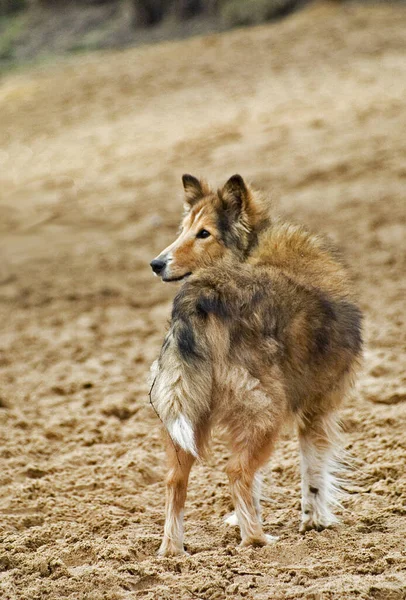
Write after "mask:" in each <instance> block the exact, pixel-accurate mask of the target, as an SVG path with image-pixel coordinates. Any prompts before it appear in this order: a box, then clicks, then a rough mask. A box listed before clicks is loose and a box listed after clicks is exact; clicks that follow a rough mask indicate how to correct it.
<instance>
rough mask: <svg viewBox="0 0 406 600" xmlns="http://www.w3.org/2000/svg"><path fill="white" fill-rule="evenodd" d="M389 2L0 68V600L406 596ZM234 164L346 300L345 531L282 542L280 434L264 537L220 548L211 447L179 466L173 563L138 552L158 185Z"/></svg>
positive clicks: (147, 531) (148, 527) (220, 492)
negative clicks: (352, 310)
mask: <svg viewBox="0 0 406 600" xmlns="http://www.w3.org/2000/svg"><path fill="white" fill-rule="evenodd" d="M405 94H406V10H405V9H403V11H402V10H400V8H399V6H398V7H396V9H395V8H393V7H391V6H380V7H378V6H369V7H355V6H347V7H345V8H344V7H340V6H336V5H320V6H313V7H311V8H310V9H308V10H306V11H304V12H302V13H300V14H297V15H296V16H294V17H292V18H291V19H290V20H288V21H284V22H283V23H279V24H275V25H269V26H264V27H260V28H256V29H251V30H242V31H237V32H233V33H227V34H223V35H221V36H218V37H216V36H211V37H206V38H201V39H193V40H189V41H186V42H179V43H169V44H165V45H160V46H155V47H146V48H143V49H138V50H128V51H124V52H120V53H115V54H107V53H106V54H97V55H94V56H88V57H84V58H81V59H80V60H79V59H75V60H73V59H72V60H69V61H65V62H63V63H59V64H57V65H55V66H54V67H48V68H47V69H46V70H43V71H41V70H36V71H31V72H20V73H16V74H10V75H8V76H7V77H6V78H3V80H2V81H1V83H0V165H1V173H0V177H1V186H0V194H1V198H0V211H1V213H0V251H1V261H0V328H1V329H0V461H1V462H0V591H1V593H0V596H1V598H2V599H4V600H43V599H49V600H51V599H52V600H60V599H62V598H70V599H72V600H79V599H83V600H85V599H86V600H101V599H106V600H122V599H123V600H124V599H126V600H127V599H132V598H144V599H146V600H148V599H155V598H156V599H176V600H193V599H195V598H199V599H201V600H214V599H220V598H229V599H231V598H233V599H234V598H236V599H239V598H249V599H251V598H252V599H254V598H255V599H256V600H267V599H272V600H277V599H282V598H288V599H292V600H296V599H300V598H307V599H313V600H320V599H322V600H324V599H335V600H339V599H340V600H341V599H346V598H358V599H370V598H374V599H379V600H400V599H402V598H405V597H406V549H405V539H406V473H405V470H406V469H405V459H406V414H405V413H406V411H405V400H406V379H405V374H404V357H405V338H404V332H405V323H404V320H405V310H404V298H405V291H406V290H405V256H406V252H405V250H406V248H405V218H406V215H405V213H406V208H405V205H406V203H405V196H406V194H405V191H406V137H405V131H406V109H405ZM183 172H191V173H194V174H202V175H205V176H207V177H208V178H209V179H210V180H211V181H213V182H214V183H218V184H220V183H221V182H223V181H224V180H225V178H226V177H228V176H230V175H231V174H233V173H234V172H240V173H241V174H243V175H244V176H245V177H247V178H248V179H250V180H251V181H253V182H254V183H255V184H256V185H258V186H261V187H263V188H265V189H267V190H269V191H270V192H271V193H272V195H273V197H274V200H275V207H276V209H277V210H279V211H280V212H281V213H283V214H284V215H287V216H289V217H291V218H293V219H295V220H297V221H301V222H304V223H306V224H307V225H309V226H310V227H311V228H312V229H314V230H316V231H323V232H326V233H329V234H330V235H331V236H332V237H333V238H334V239H335V240H336V242H338V243H339V244H340V245H341V247H342V248H343V249H344V251H345V253H346V256H347V258H348V261H349V262H350V263H351V265H352V266H353V270H354V275H355V278H356V282H357V286H358V289H359V293H360V299H361V305H362V308H363V309H364V311H365V314H366V323H365V335H366V340H367V348H366V352H365V366H364V370H363V372H362V374H361V377H360V380H359V384H358V386H357V389H356V390H355V392H354V394H353V397H352V398H351V399H349V401H348V404H347V407H346V409H345V410H344V411H343V417H344V425H345V430H346V435H347V448H348V450H349V451H350V452H351V453H352V454H353V455H354V456H355V458H356V461H357V462H356V465H357V469H356V470H355V471H354V472H353V473H352V474H351V476H350V482H349V484H348V491H349V495H348V497H347V498H346V499H345V501H344V510H343V511H342V521H343V524H342V525H341V526H340V527H338V528H337V529H335V530H331V531H326V532H323V533H320V534H317V533H308V534H306V535H305V536H301V535H299V533H298V524H299V471H298V453H297V445H296V441H295V440H294V439H291V438H290V437H286V438H284V439H283V440H282V441H281V442H280V444H279V447H278V449H277V452H276V454H275V456H274V458H273V460H272V461H271V463H270V465H269V468H268V469H267V472H266V477H265V490H264V496H265V498H266V500H265V501H264V517H265V521H266V530H267V531H269V532H272V533H275V534H278V535H279V536H280V539H279V541H278V542H277V543H276V544H275V545H274V546H270V547H266V548H263V549H255V550H254V549H244V550H241V549H236V545H237V543H238V535H237V532H236V531H234V530H233V529H227V528H226V526H225V525H223V524H222V517H223V515H224V514H225V513H226V512H228V511H229V509H230V498H229V494H228V490H227V482H226V478H225V475H224V464H225V462H226V459H227V450H226V448H224V446H223V445H222V442H221V441H220V440H217V441H216V443H215V448H214V452H213V455H212V457H211V458H210V460H209V461H208V463H207V464H204V465H199V466H197V467H196V468H195V469H194V471H193V475H192V478H191V484H190V494H189V498H188V503H187V511H186V542H187V547H188V550H189V552H190V553H191V556H190V557H188V558H175V559H164V558H156V557H155V553H156V550H157V548H158V546H159V540H160V537H161V533H162V526H163V504H164V499H163V477H164V472H165V466H164V453H163V448H162V444H161V441H160V433H159V423H158V421H157V418H156V416H155V414H154V412H153V411H152V409H151V408H150V406H149V404H148V397H147V385H146V383H145V382H146V375H147V371H148V368H149V364H150V363H151V361H152V360H153V359H154V358H155V356H156V354H157V351H158V349H159V346H160V342H161V340H162V337H163V333H164V330H165V327H166V322H167V318H168V315H169V310H170V304H171V299H172V298H173V295H174V293H175V288H173V287H170V286H164V285H162V284H161V283H160V282H158V281H157V280H156V279H154V278H153V277H152V276H151V274H150V271H149V267H148V262H149V261H150V260H151V258H153V257H154V256H155V255H156V254H157V252H158V251H159V250H160V249H162V248H163V247H164V246H165V245H166V244H167V243H169V241H170V240H172V239H173V237H174V235H175V231H176V228H177V222H178V218H179V214H180V208H181V204H180V200H179V192H180V176H181V174H182V173H183Z"/></svg>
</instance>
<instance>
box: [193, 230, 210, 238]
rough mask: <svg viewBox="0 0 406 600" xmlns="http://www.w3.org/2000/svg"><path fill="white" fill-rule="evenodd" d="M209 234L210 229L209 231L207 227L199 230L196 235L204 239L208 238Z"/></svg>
mask: <svg viewBox="0 0 406 600" xmlns="http://www.w3.org/2000/svg"><path fill="white" fill-rule="evenodd" d="M209 235H210V231H207V229H201V230H200V231H199V233H198V234H197V235H196V237H197V238H201V239H204V238H208V237H209Z"/></svg>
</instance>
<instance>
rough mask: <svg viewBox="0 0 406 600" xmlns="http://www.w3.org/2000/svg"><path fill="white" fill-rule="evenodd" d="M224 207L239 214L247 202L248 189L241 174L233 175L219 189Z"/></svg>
mask: <svg viewBox="0 0 406 600" xmlns="http://www.w3.org/2000/svg"><path fill="white" fill-rule="evenodd" d="M221 198H222V199H223V202H224V203H225V204H226V207H227V208H228V209H230V210H232V211H233V212H235V213H236V215H239V214H240V213H241V212H242V211H243V209H244V208H245V206H246V205H247V203H248V199H249V191H248V188H247V186H246V185H245V182H244V179H243V178H242V177H241V175H233V176H232V177H230V179H229V180H228V181H227V183H226V184H225V185H224V187H223V189H222V190H221Z"/></svg>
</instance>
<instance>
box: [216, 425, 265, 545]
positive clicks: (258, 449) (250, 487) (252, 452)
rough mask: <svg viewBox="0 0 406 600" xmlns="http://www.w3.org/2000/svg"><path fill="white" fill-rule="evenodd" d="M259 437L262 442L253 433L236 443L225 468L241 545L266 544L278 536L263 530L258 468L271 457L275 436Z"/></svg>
mask: <svg viewBox="0 0 406 600" xmlns="http://www.w3.org/2000/svg"><path fill="white" fill-rule="evenodd" d="M260 437H261V438H262V440H261V441H259V440H258V438H256V436H255V435H253V436H250V437H247V438H246V439H244V440H243V439H241V438H240V439H239V441H238V443H233V454H232V456H231V458H230V460H229V462H228V465H227V468H226V469H227V474H228V478H229V481H230V489H231V495H232V499H233V502H234V508H235V515H236V517H237V521H238V525H239V526H240V530H241V545H242V546H250V545H257V546H264V545H266V544H268V543H270V542H272V541H274V540H275V539H276V538H275V537H273V536H270V535H266V534H265V533H264V532H263V530H262V524H261V516H260V508H259V486H258V483H259V481H260V471H259V470H260V469H261V467H262V466H263V465H264V464H265V462H267V460H268V458H269V455H270V453H271V451H272V447H273V441H274V439H273V438H274V436H266V437H263V436H260Z"/></svg>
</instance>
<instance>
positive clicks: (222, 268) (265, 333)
mask: <svg viewBox="0 0 406 600" xmlns="http://www.w3.org/2000/svg"><path fill="white" fill-rule="evenodd" d="M183 186H184V194H185V211H184V215H183V220H182V224H181V229H180V234H179V237H178V238H177V239H176V241H174V242H173V244H171V245H170V246H169V247H168V248H166V249H165V250H163V252H161V254H160V255H159V256H158V257H157V258H155V259H154V260H153V261H152V262H151V267H152V270H153V272H154V273H155V274H156V275H158V276H160V277H161V278H162V280H163V281H165V282H169V281H183V284H182V286H181V288H180V290H179V291H178V293H177V295H176V297H175V299H174V303H173V309H172V317H171V322H170V327H169V331H168V333H167V335H166V337H165V340H164V343H163V345H162V349H161V352H160V356H159V359H158V360H157V361H155V363H154V364H153V366H152V367H151V373H152V381H153V384H152V388H151V392H150V399H151V403H152V404H153V406H154V409H155V411H156V412H157V414H158V415H159V417H160V419H161V420H162V423H163V425H164V430H165V431H166V436H167V454H168V461H169V472H168V476H167V480H166V521H165V528H164V537H163V541H162V544H161V546H160V549H159V554H160V555H163V556H173V555H177V554H181V553H183V552H184V545H183V510H184V503H185V498H186V492H187V485H188V477H189V473H190V469H191V467H192V465H193V463H194V461H195V460H196V459H200V458H202V457H204V455H205V452H206V450H207V447H208V444H209V440H210V432H211V430H212V429H213V427H214V426H217V427H221V429H222V430H223V431H224V432H225V434H226V436H227V439H228V443H229V447H230V451H231V456H230V459H229V461H228V464H227V467H226V470H227V474H228V478H229V483H230V490H231V496H232V500H233V504H234V509H235V512H234V513H233V514H232V515H231V517H230V518H229V519H228V522H229V523H234V524H238V525H239V527H240V532H241V545H242V546H249V545H259V546H263V545H266V544H268V543H271V542H272V541H273V540H274V539H275V538H274V537H273V536H270V535H266V534H265V533H264V531H263V528H262V523H261V507H260V494H261V468H262V467H263V466H264V465H265V464H266V463H267V461H268V459H269V457H270V455H271V452H272V449H273V447H274V445H275V441H276V439H277V436H278V433H279V432H280V430H281V428H282V426H283V425H284V424H285V423H287V422H289V421H290V422H293V423H295V424H296V426H297V430H298V435H299V445H300V463H301V479H302V485H301V492H302V502H301V507H302V515H301V524H300V531H301V532H305V531H307V530H310V529H316V530H318V531H319V530H322V529H324V528H326V527H329V526H331V525H332V524H334V523H336V522H337V518H336V516H335V515H334V512H333V508H334V506H335V505H336V504H337V503H338V501H337V492H338V484H337V481H338V480H337V466H338V465H339V462H338V461H337V457H338V452H339V448H340V427H339V420H338V416H337V409H338V408H339V406H340V404H341V402H342V399H343V397H344V395H345V393H346V392H347V390H348V389H349V387H350V386H351V384H352V382H353V378H354V374H355V372H356V367H357V365H358V363H359V359H360V355H361V349H362V328H361V325H362V315H361V312H360V310H359V308H358V307H357V305H356V303H355V302H354V299H353V292H352V290H351V284H350V278H349V275H348V272H347V268H346V266H345V264H344V262H343V260H342V258H341V257H340V254H339V253H338V251H337V250H336V249H335V248H334V247H333V246H332V245H331V244H330V243H329V242H328V241H327V240H325V239H324V238H322V237H320V236H316V235H312V234H311V233H309V232H308V231H306V230H305V229H304V228H303V227H300V226H297V225H292V224H287V223H285V222H283V221H280V220H279V219H277V218H274V217H273V215H272V211H271V209H270V207H269V206H268V203H267V202H266V201H265V199H264V198H263V197H262V195H261V194H260V193H259V192H257V191H254V190H253V189H252V188H251V186H249V185H247V184H246V183H245V181H244V180H243V178H242V177H241V176H240V175H234V176H233V177H231V178H230V179H229V180H228V181H227V182H226V184H225V185H224V186H223V187H222V189H219V190H218V191H217V192H214V191H212V190H211V189H210V187H209V186H208V185H207V183H206V182H204V181H202V180H199V179H197V178H195V177H193V176H191V175H184V176H183Z"/></svg>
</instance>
